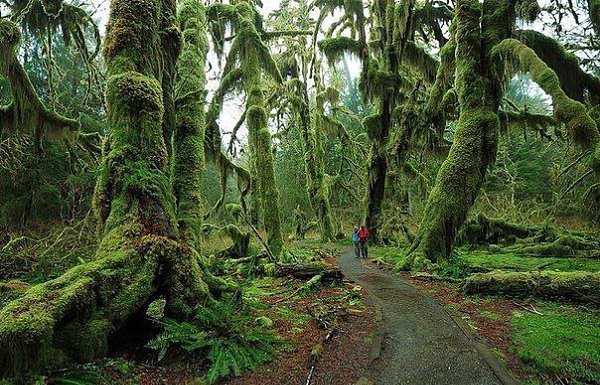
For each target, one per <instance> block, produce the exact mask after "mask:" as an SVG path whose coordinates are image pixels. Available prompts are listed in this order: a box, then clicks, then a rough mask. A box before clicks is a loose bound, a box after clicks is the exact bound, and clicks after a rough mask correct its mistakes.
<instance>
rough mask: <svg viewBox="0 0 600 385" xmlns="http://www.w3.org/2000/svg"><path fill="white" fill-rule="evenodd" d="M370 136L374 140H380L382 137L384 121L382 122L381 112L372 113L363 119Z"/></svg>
mask: <svg viewBox="0 0 600 385" xmlns="http://www.w3.org/2000/svg"><path fill="white" fill-rule="evenodd" d="M362 124H363V126H364V127H365V130H366V131H367V134H368V135H369V138H370V139H371V140H373V141H378V140H380V138H381V133H382V131H383V127H382V122H381V114H379V113H376V114H371V115H369V116H367V117H365V118H364V119H363V122H362Z"/></svg>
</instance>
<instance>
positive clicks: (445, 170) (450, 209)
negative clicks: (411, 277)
mask: <svg viewBox="0 0 600 385" xmlns="http://www.w3.org/2000/svg"><path fill="white" fill-rule="evenodd" d="M514 5H515V4H514V2H513V1H511V0H486V1H485V2H484V3H483V4H482V5H480V4H479V3H478V2H477V1H475V0H460V1H458V2H457V6H456V18H455V28H456V32H455V39H456V42H455V44H456V53H455V58H456V59H455V66H456V73H455V87H456V92H457V94H458V99H459V103H460V116H459V119H458V124H457V127H456V133H455V136H454V142H453V143H452V147H451V149H450V153H449V155H448V158H447V159H446V160H445V161H444V163H443V164H442V167H441V168H440V170H439V172H438V175H437V178H436V182H435V185H434V187H433V190H432V191H431V193H430V195H429V198H428V201H427V205H426V208H425V212H424V214H423V220H422V222H421V226H420V228H419V233H418V235H417V238H416V239H415V241H414V242H413V245H412V247H411V250H410V252H409V254H408V256H407V258H406V260H405V261H404V262H403V263H401V264H400V266H399V267H400V268H404V269H406V268H417V269H418V268H423V267H424V266H425V265H426V264H427V263H429V262H430V261H431V262H438V261H444V260H447V259H448V258H449V256H450V253H451V251H452V247H453V244H454V240H455V237H456V234H457V232H458V230H459V229H460V227H461V226H462V225H463V224H464V222H465V220H466V218H467V213H468V211H469V209H470V207H471V206H472V205H473V203H474V202H475V199H476V197H477V194H478V192H479V190H480V188H481V185H482V183H483V179H484V177H485V173H486V172H487V169H488V167H489V166H490V165H491V164H492V163H493V162H494V160H495V157H496V151H497V142H498V131H499V119H498V114H497V112H498V107H499V102H500V84H499V83H498V82H496V81H494V79H493V76H492V74H491V73H490V67H491V66H490V50H491V48H492V47H493V46H494V45H495V44H497V43H498V42H500V41H502V40H503V39H504V38H506V37H508V36H510V32H511V28H512V26H513V23H514V20H515V12H514ZM448 44H451V43H450V42H449V43H448ZM450 47H452V46H450ZM442 75H443V74H442Z"/></svg>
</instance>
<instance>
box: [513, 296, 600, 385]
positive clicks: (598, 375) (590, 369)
mask: <svg viewBox="0 0 600 385" xmlns="http://www.w3.org/2000/svg"><path fill="white" fill-rule="evenodd" d="M537 309H538V310H539V311H540V312H541V313H543V314H544V315H543V316H540V315H537V314H532V313H517V314H516V315H515V316H514V317H513V319H512V327H513V331H512V340H513V343H514V348H513V349H514V352H515V353H516V354H517V356H519V358H521V359H522V360H523V362H525V365H526V369H527V371H528V372H529V373H531V374H534V375H536V376H539V377H541V378H547V377H552V378H560V379H561V382H565V383H566V382H568V383H597V382H599V381H600V335H599V334H598V324H599V323H600V314H599V313H598V311H597V310H588V309H585V308H575V307H570V306H557V305H550V304H547V305H542V306H539V305H538V306H537Z"/></svg>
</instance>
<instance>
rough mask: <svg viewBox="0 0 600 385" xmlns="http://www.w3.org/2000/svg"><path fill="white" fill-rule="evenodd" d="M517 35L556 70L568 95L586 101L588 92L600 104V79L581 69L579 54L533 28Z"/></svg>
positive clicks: (592, 99) (516, 35)
mask: <svg viewBox="0 0 600 385" xmlns="http://www.w3.org/2000/svg"><path fill="white" fill-rule="evenodd" d="M515 37H516V38H517V39H518V40H520V41H521V42H523V43H524V44H525V45H526V46H527V47H529V48H531V49H532V50H533V51H534V52H535V54H536V55H537V56H538V57H539V58H540V59H541V60H542V61H543V62H544V63H546V65H548V67H550V68H551V69H552V70H554V72H555V73H556V76H558V78H559V80H560V86H561V88H562V89H563V90H564V91H565V94H567V96H569V97H570V98H571V99H575V100H577V101H579V102H582V103H585V101H586V100H585V97H586V93H587V94H588V96H589V98H590V100H591V101H592V102H593V104H600V79H598V78H597V77H595V76H593V75H591V74H589V73H587V72H586V71H584V70H583V69H581V66H580V64H579V59H578V58H577V56H575V55H574V54H572V53H570V52H567V51H566V50H565V48H564V47H563V46H562V45H561V44H560V43H559V42H558V41H556V40H555V39H553V38H551V37H548V36H546V35H544V34H543V33H540V32H537V31H532V30H520V31H517V32H516V34H515Z"/></svg>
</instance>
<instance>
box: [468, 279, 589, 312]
mask: <svg viewBox="0 0 600 385" xmlns="http://www.w3.org/2000/svg"><path fill="white" fill-rule="evenodd" d="M463 289H464V291H465V292H466V293H467V294H502V295H506V296H512V297H540V298H549V299H556V298H560V299H566V300H569V301H574V302H582V303H595V304H598V303H600V272H595V273H590V272H583V271H575V272H539V273H537V272H502V271H494V272H491V273H482V274H473V275H472V276H470V277H469V278H467V279H466V280H465V281H464V284H463Z"/></svg>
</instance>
